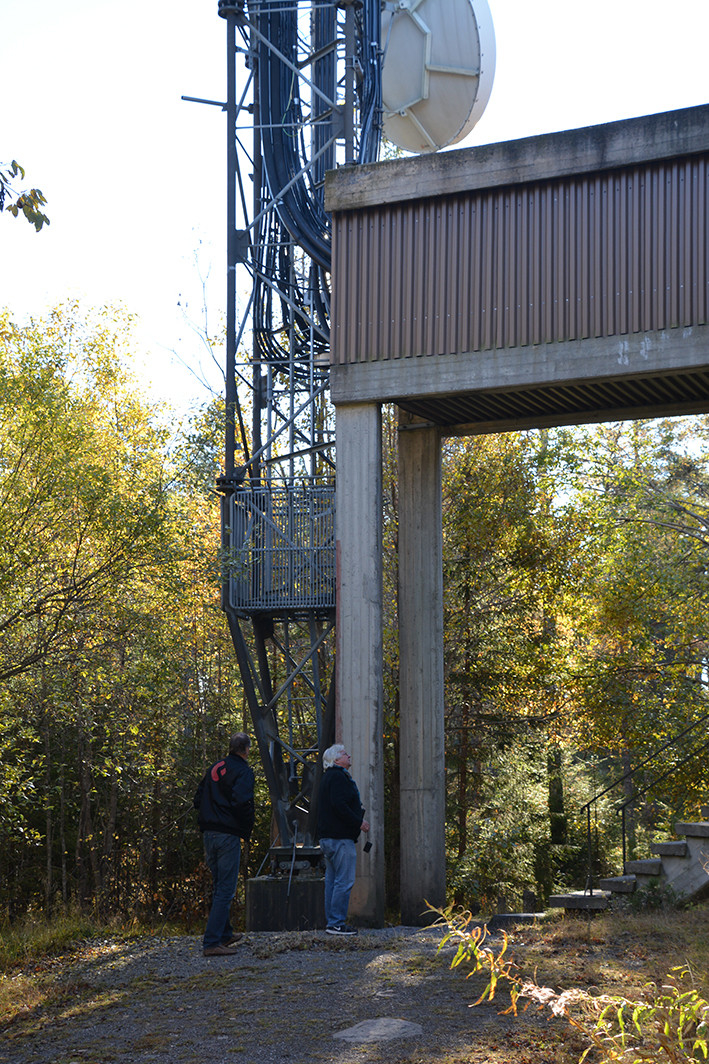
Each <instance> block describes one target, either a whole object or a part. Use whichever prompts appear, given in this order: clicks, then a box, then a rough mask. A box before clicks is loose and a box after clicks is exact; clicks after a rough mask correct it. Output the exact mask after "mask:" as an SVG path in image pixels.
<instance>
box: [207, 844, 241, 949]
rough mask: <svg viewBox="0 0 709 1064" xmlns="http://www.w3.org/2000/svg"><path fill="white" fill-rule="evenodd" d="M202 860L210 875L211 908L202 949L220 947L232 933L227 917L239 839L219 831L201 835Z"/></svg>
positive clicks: (236, 868) (237, 877) (236, 864)
mask: <svg viewBox="0 0 709 1064" xmlns="http://www.w3.org/2000/svg"><path fill="white" fill-rule="evenodd" d="M202 837H203V841H204V859H205V861H206V862H207V865H208V867H209V871H210V872H211V873H212V908H211V909H210V912H209V919H208V920H207V927H206V930H205V932H204V938H203V940H202V946H203V948H204V949H207V948H208V947H210V946H220V945H221V944H222V943H223V942H228V941H229V939H230V938H231V936H232V935H233V934H234V928H233V927H232V926H231V920H230V918H229V916H230V911H231V903H232V899H233V897H234V895H235V894H236V884H237V881H238V879H239V860H240V858H241V839H240V838H239V837H238V835H227V834H225V833H224V832H221V831H205V832H203V835H202Z"/></svg>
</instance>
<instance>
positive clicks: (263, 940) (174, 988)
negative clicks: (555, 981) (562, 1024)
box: [0, 927, 540, 1064]
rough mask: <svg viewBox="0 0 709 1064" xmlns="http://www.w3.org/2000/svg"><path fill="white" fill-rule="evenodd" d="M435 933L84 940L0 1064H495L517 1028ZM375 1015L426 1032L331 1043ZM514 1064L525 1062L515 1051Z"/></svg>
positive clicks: (1, 1050)
mask: <svg viewBox="0 0 709 1064" xmlns="http://www.w3.org/2000/svg"><path fill="white" fill-rule="evenodd" d="M440 938H441V931H440V930H437V929H432V928H429V929H423V930H422V929H416V928H403V927H398V928H388V929H385V930H382V931H366V932H361V933H360V935H359V936H358V937H357V938H353V939H336V938H332V937H330V936H327V935H325V934H324V933H322V932H287V933H282V934H278V933H271V932H259V933H250V934H247V935H245V936H244V939H243V940H242V942H241V944H240V946H239V951H238V953H237V955H236V956H234V957H203V956H202V952H201V947H200V940H199V939H198V938H196V937H175V938H162V939H158V938H148V939H141V940H138V941H130V942H127V943H125V942H111V941H108V942H96V943H90V944H87V946H86V948H85V949H84V950H83V951H82V953H81V956H80V957H79V958H78V959H77V958H64V959H63V960H62V962H61V964H57V969H56V973H55V975H54V976H53V978H54V979H55V981H56V988H57V993H58V998H57V1000H58V1002H59V1003H58V1004H55V1005H54V1006H50V1007H47V1006H43V1007H42V1008H41V1009H36V1010H33V1009H32V1008H30V1007H28V1008H27V1010H26V1014H25V1015H24V1016H23V1017H22V1019H21V1020H20V1021H19V1022H16V1023H14V1024H12V1025H11V1027H9V1028H8V1029H7V1030H6V1031H5V1032H4V1033H3V1034H2V1035H0V1062H2V1064H109V1062H113V1061H120V1062H129V1064H163V1062H165V1064H167V1062H169V1064H197V1062H198V1061H199V1062H201V1061H212V1060H216V1061H224V1060H226V1061H230V1062H240V1061H243V1062H248V1064H280V1062H287V1061H292V1062H296V1064H301V1062H305V1061H308V1062H310V1061H313V1062H316V1064H335V1062H336V1064H360V1062H375V1061H387V1062H402V1064H403V1062H411V1064H412V1062H427V1064H428V1062H430V1061H432V1060H442V1061H446V1062H448V1064H455V1062H458V1061H461V1062H462V1061H478V1060H479V1061H483V1060H489V1059H490V1056H489V1055H487V1052H486V1051H485V1050H484V1045H483V1043H484V1042H485V1038H486V1033H485V1032H486V1028H489V1027H490V1025H493V1027H492V1030H493V1033H494V1037H495V1039H498V1040H499V1038H500V1037H502V1038H503V1040H504V1039H505V1037H507V1036H506V1033H505V1032H509V1028H510V1025H511V1023H512V1021H509V1020H507V1019H506V1018H504V1017H499V1016H498V1015H497V1013H498V1009H497V1007H493V1006H489V1005H488V1006H483V1007H480V1008H477V1009H472V1010H471V1009H469V1008H468V1007H467V1006H468V1005H469V1004H470V1002H471V1000H474V998H475V997H476V996H477V994H476V993H475V987H473V986H472V985H471V983H470V982H466V981H465V979H464V977H463V975H462V974H461V973H460V972H459V971H451V970H450V960H451V957H452V951H451V948H446V949H445V950H444V951H442V952H441V953H438V952H437V947H438V945H439V942H440ZM67 991H68V995H67ZM376 1019H389V1020H391V1019H397V1020H404V1021H409V1022H410V1023H414V1024H418V1025H419V1026H420V1031H419V1030H417V1031H416V1033H415V1034H414V1035H413V1036H411V1037H407V1038H402V1037H398V1038H394V1039H391V1040H386V1039H385V1040H381V1039H380V1040H376V1041H369V1042H366V1041H365V1042H357V1041H355V1042H346V1041H344V1040H342V1039H341V1038H337V1037H336V1035H337V1034H338V1033H341V1032H343V1031H345V1030H347V1029H348V1028H350V1027H353V1026H355V1025H356V1024H361V1023H362V1022H363V1021H372V1020H376ZM382 1026H383V1027H384V1026H385V1025H382ZM510 1037H511V1035H510ZM476 1045H477V1047H478V1048H479V1050H480V1053H481V1054H482V1055H478V1052H477V1050H476V1049H475V1046H476ZM510 1046H511V1043H510ZM496 1059H497V1058H496ZM509 1059H510V1060H515V1061H517V1060H521V1059H522V1058H521V1057H520V1056H519V1055H516V1054H515V1053H513V1052H512V1051H511V1055H510V1056H509ZM536 1059H537V1060H540V1058H539V1057H537V1058H536Z"/></svg>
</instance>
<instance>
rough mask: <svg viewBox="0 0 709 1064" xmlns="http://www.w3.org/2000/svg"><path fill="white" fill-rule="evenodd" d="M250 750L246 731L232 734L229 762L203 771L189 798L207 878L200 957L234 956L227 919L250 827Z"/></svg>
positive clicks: (235, 939) (234, 938)
mask: <svg viewBox="0 0 709 1064" xmlns="http://www.w3.org/2000/svg"><path fill="white" fill-rule="evenodd" d="M250 749H251V740H250V739H249V737H248V735H247V734H246V732H237V733H236V735H232V737H231V740H230V742H229V755H228V757H226V758H225V759H224V760H223V761H217V763H216V765H212V767H211V768H210V769H208V770H207V772H206V773H205V774H204V778H203V779H202V781H201V783H200V785H199V787H198V788H197V791H196V794H195V796H194V807H195V809H197V810H198V823H199V827H200V831H201V832H202V838H203V841H204V858H205V860H206V862H207V865H208V866H209V871H210V872H211V873H212V907H211V910H210V912H209V919H208V920H207V927H206V930H205V932H204V939H203V940H202V947H203V953H204V955H205V957H225V956H229V955H230V954H234V953H235V952H236V950H235V948H234V947H235V944H236V943H237V942H238V941H239V939H240V938H241V935H237V934H235V933H234V929H233V927H232V926H231V920H230V916H229V914H230V910H231V903H232V899H233V897H234V895H235V894H236V884H237V881H238V879H239V861H240V859H241V840H242V839H244V840H246V841H248V840H249V839H250V838H251V832H252V831H253V827H254V773H253V769H252V768H251V766H250V765H249V764H248V757H249V751H250Z"/></svg>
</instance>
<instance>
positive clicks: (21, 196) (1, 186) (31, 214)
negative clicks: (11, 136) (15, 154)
mask: <svg viewBox="0 0 709 1064" xmlns="http://www.w3.org/2000/svg"><path fill="white" fill-rule="evenodd" d="M16 178H19V179H20V180H21V181H24V179H25V170H24V167H23V166H20V164H19V163H18V162H17V160H16V159H13V160H12V162H11V163H9V164H8V163H0V211H3V210H7V211H9V212H10V214H12V215H13V216H14V217H15V218H17V216H18V215H19V214H20V212H22V214H23V215H24V216H25V218H26V219H27V221H28V222H30V224H31V225H33V226H34V227H35V229H36V230H37V232H39V231H40V229H41V228H42V226H43V225H49V218H48V217H47V215H46V214H45V213H44V211H43V210H42V208H43V207H44V206H45V204H46V202H47V201H46V199H45V198H44V195H43V193H42V192H41V191H40V190H39V189H38V188H29V189H24V190H23V191H17V190H16V189H14V188H13V187H12V182H13V181H14V180H15V179H16Z"/></svg>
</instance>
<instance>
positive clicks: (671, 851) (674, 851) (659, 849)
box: [650, 839, 689, 857]
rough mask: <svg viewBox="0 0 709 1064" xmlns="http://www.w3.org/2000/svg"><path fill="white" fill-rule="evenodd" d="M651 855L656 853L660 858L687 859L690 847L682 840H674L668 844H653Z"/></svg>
mask: <svg viewBox="0 0 709 1064" xmlns="http://www.w3.org/2000/svg"><path fill="white" fill-rule="evenodd" d="M650 853H656V854H657V856H658V857H686V856H687V855H688V853H689V847H688V846H687V843H686V842H682V841H681V840H680V839H672V840H668V841H667V842H653V844H652V846H651V847H650Z"/></svg>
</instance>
